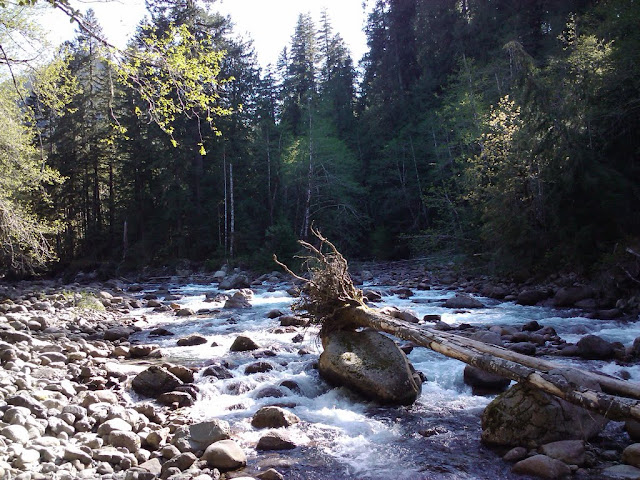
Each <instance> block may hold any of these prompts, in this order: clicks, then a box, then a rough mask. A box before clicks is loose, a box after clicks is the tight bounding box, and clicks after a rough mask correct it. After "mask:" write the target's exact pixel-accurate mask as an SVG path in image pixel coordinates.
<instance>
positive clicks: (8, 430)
mask: <svg viewBox="0 0 640 480" xmlns="http://www.w3.org/2000/svg"><path fill="white" fill-rule="evenodd" d="M0 436H2V437H5V438H6V439H7V440H10V441H12V442H14V443H20V444H22V445H26V444H28V443H29V432H28V431H27V429H26V428H25V427H23V426H22V425H9V426H8V427H4V428H3V429H2V430H0Z"/></svg>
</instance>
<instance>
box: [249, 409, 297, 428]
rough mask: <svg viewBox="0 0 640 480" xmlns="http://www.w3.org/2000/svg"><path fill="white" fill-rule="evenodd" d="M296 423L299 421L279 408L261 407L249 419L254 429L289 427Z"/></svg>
mask: <svg viewBox="0 0 640 480" xmlns="http://www.w3.org/2000/svg"><path fill="white" fill-rule="evenodd" d="M298 422H300V419H299V418H298V417H297V416H296V415H294V414H293V413H291V412H288V411H287V410H285V409H284V408H280V407H262V408H261V409H260V410H258V411H257V412H256V414H255V415H254V416H253V418H252V419H251V425H253V426H254V427H255V428H280V427H290V426H291V425H293V424H295V423H298Z"/></svg>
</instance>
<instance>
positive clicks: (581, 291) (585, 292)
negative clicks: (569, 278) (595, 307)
mask: <svg viewBox="0 0 640 480" xmlns="http://www.w3.org/2000/svg"><path fill="white" fill-rule="evenodd" d="M594 293H595V292H594V290H593V288H591V287H587V286H581V287H569V288H561V289H559V290H558V291H557V292H556V294H555V296H554V297H553V304H554V305H555V306H556V307H573V306H574V305H575V304H576V303H578V302H580V301H582V300H586V299H588V298H591V297H593V295H594Z"/></svg>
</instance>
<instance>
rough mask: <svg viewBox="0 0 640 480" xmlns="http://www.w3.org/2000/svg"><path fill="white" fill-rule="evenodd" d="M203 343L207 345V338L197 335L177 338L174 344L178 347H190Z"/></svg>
mask: <svg viewBox="0 0 640 480" xmlns="http://www.w3.org/2000/svg"><path fill="white" fill-rule="evenodd" d="M205 343H207V337H205V336H203V335H200V334H198V333H194V334H192V335H187V336H186V337H182V338H179V339H178V341H177V342H176V344H177V345H178V346H179V347H191V346H194V345H204V344H205Z"/></svg>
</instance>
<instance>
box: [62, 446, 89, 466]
mask: <svg viewBox="0 0 640 480" xmlns="http://www.w3.org/2000/svg"><path fill="white" fill-rule="evenodd" d="M62 458H63V459H65V460H67V461H69V462H72V461H74V460H78V461H79V462H80V463H84V464H85V465H90V464H91V455H89V454H88V453H87V452H85V451H84V450H82V449H81V448H79V447H77V446H75V445H67V446H66V447H65V448H64V453H63V455H62Z"/></svg>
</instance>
